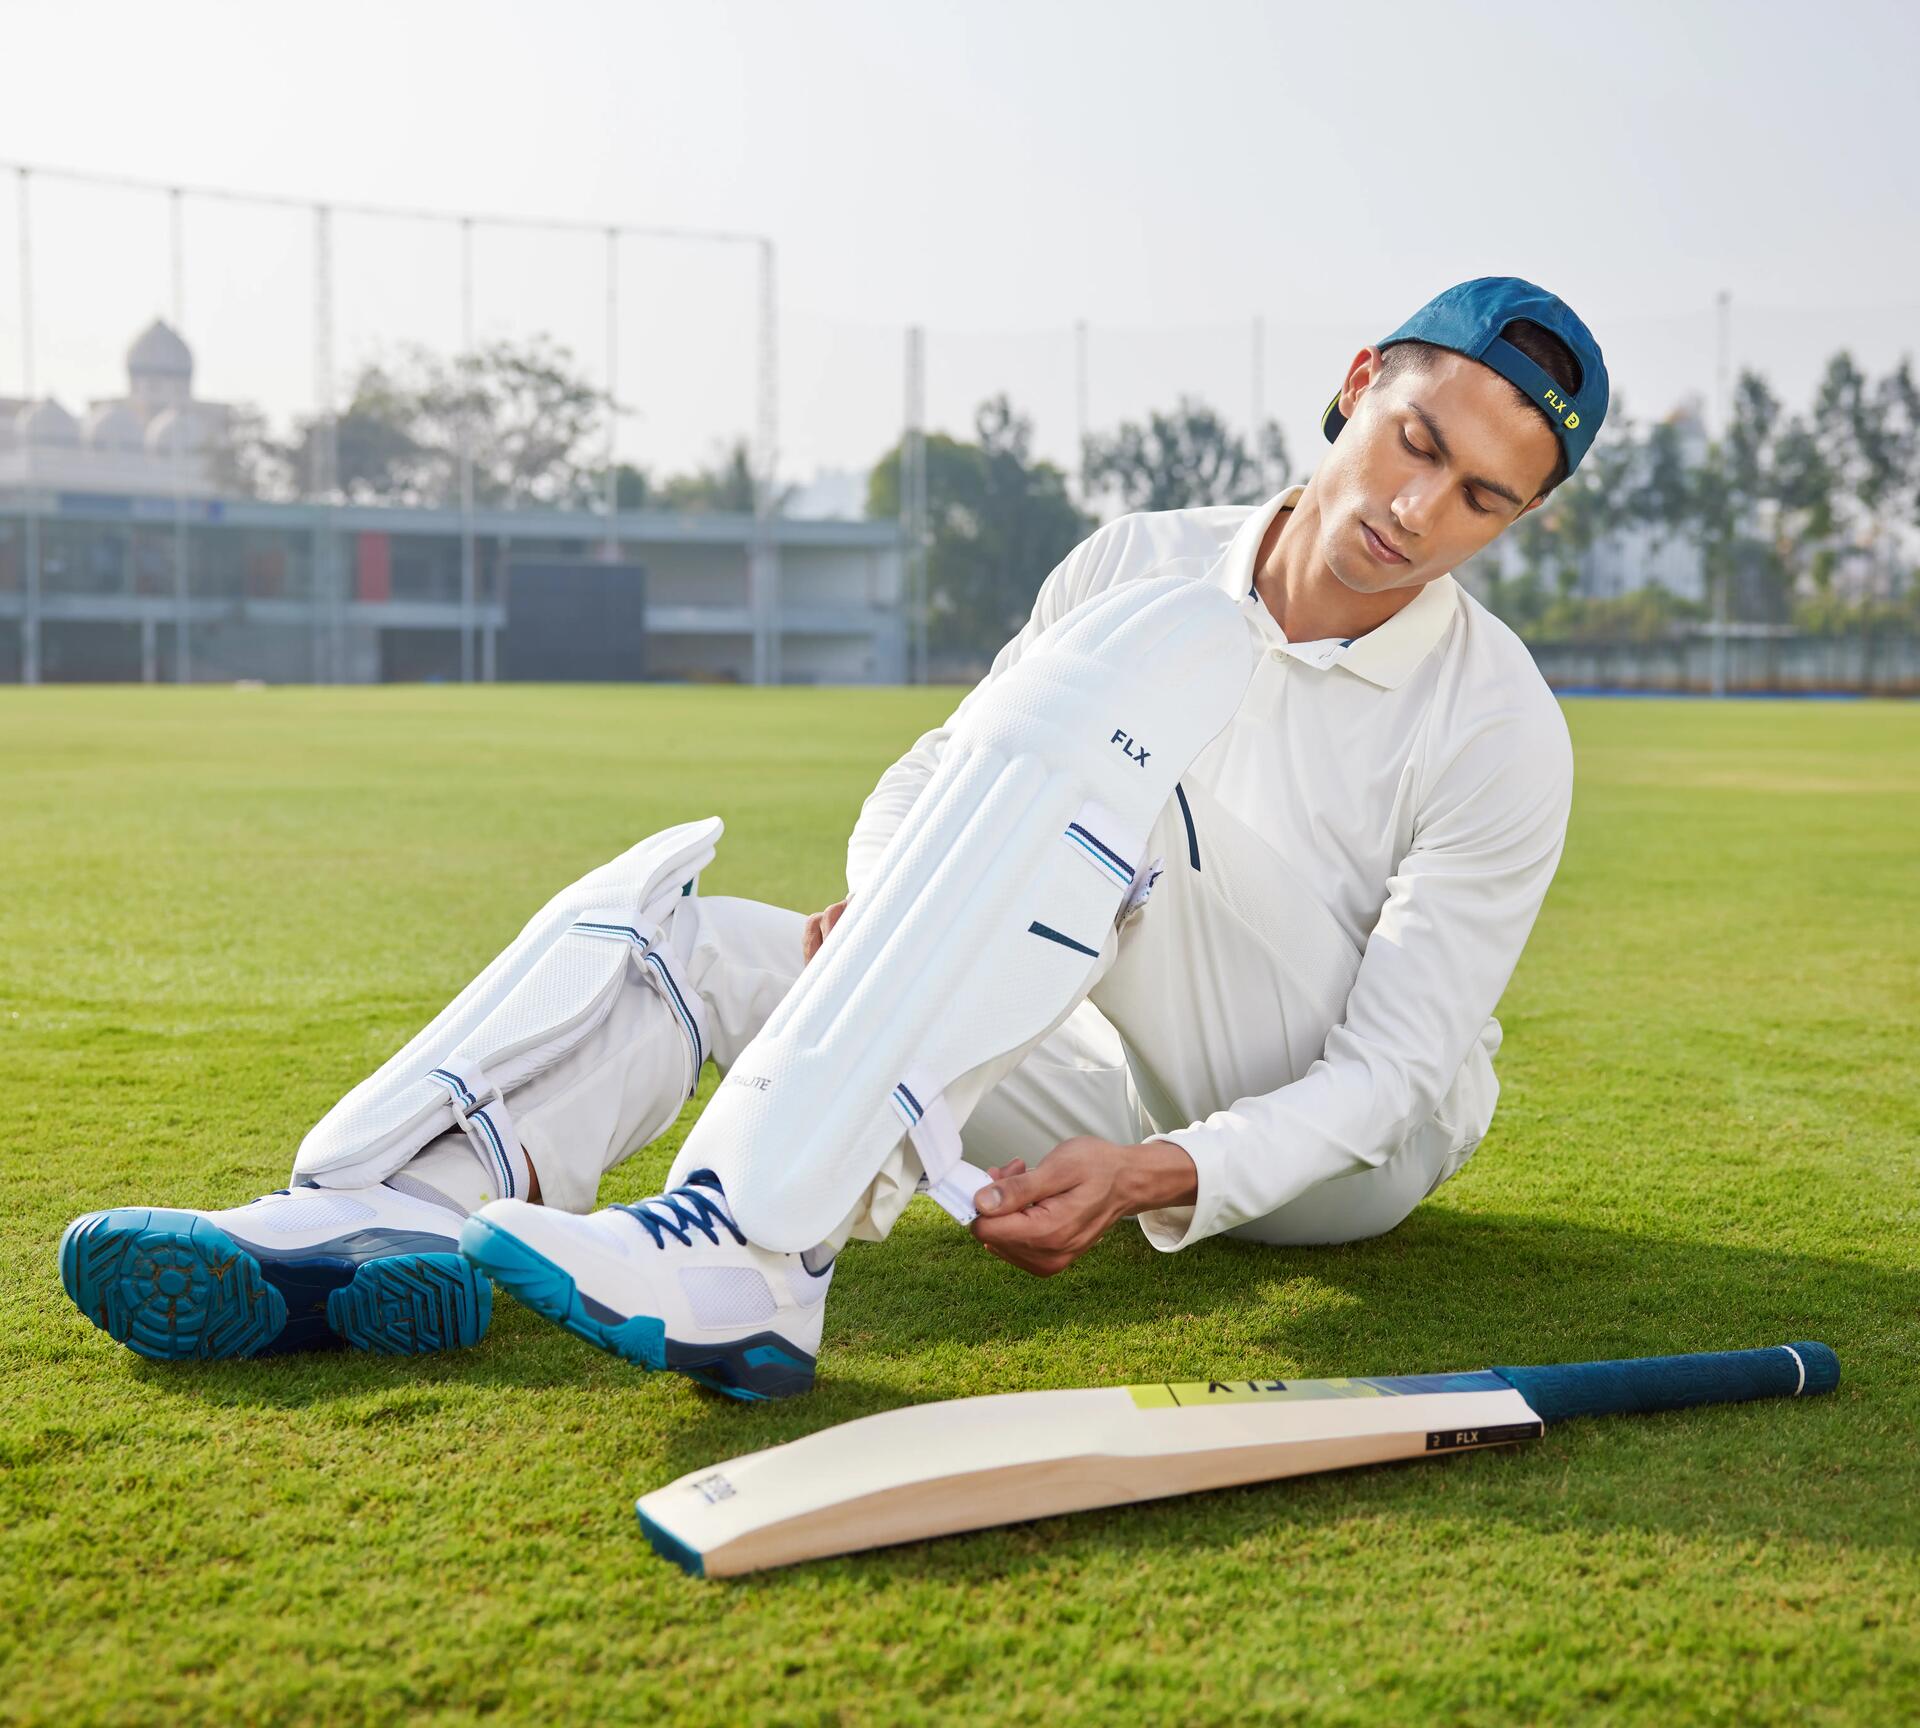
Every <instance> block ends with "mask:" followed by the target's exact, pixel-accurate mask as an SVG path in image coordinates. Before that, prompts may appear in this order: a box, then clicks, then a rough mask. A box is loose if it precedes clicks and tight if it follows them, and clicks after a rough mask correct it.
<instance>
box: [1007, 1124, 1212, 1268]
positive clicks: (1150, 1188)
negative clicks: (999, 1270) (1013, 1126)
mask: <svg viewBox="0 0 1920 1728" xmlns="http://www.w3.org/2000/svg"><path fill="white" fill-rule="evenodd" d="M987 1174H988V1175H989V1176H991V1177H992V1178H993V1183H992V1185H991V1186H990V1187H987V1188H983V1189H981V1190H980V1192H979V1193H978V1194H976V1195H975V1196H974V1198H973V1203H974V1205H975V1207H976V1208H977V1209H978V1210H979V1214H980V1216H979V1217H977V1218H976V1219H974V1221H973V1224H972V1230H973V1233H974V1235H975V1236H976V1237H978V1238H979V1240H980V1241H981V1242H982V1243H984V1244H985V1245H986V1247H987V1249H988V1251H989V1252H990V1253H993V1254H997V1255H998V1256H999V1257H1000V1258H1001V1259H1002V1260H1005V1261H1007V1262H1008V1263H1009V1264H1010V1265H1014V1266H1018V1267H1020V1268H1021V1269H1022V1270H1023V1271H1027V1272H1031V1273H1033V1274H1034V1276H1035V1277H1037V1278H1051V1277H1052V1276H1053V1275H1054V1274H1055V1273H1056V1272H1064V1271H1065V1270H1066V1269H1067V1268H1068V1267H1069V1266H1071V1265H1072V1264H1073V1263H1074V1261H1076V1260H1078V1259H1079V1258H1080V1256H1081V1255H1082V1254H1084V1253H1086V1251H1087V1250H1088V1249H1089V1248H1091V1247H1092V1246H1093V1245H1094V1243H1096V1242H1098V1241H1099V1240H1100V1238H1101V1237H1102V1236H1104V1235H1105V1234H1106V1232H1107V1230H1108V1229H1109V1228H1110V1227H1111V1226H1112V1225H1113V1224H1115V1223H1116V1222H1117V1221H1118V1220H1120V1219H1122V1218H1125V1217H1128V1216H1129V1215H1130V1214H1132V1213H1134V1212H1138V1211H1143V1210H1149V1209H1151V1208H1153V1207H1156V1206H1177V1205H1180V1204H1183V1203H1186V1202H1190V1201H1191V1200H1192V1199H1193V1185H1194V1171H1193V1161H1192V1159H1190V1158H1189V1157H1188V1156H1187V1154H1186V1153H1185V1152H1183V1151H1182V1150H1181V1149H1180V1148H1179V1147H1178V1146H1176V1145H1174V1144H1173V1143H1172V1142H1170V1141H1166V1140H1150V1141H1148V1142H1147V1143H1146V1144H1145V1145H1143V1146H1121V1145H1117V1144H1116V1143H1115V1142H1113V1141H1111V1140H1100V1139H1096V1138H1095V1137H1094V1136H1093V1135H1090V1134H1084V1135H1079V1136H1076V1137H1075V1138H1074V1139H1072V1140H1063V1141H1061V1142H1060V1144H1059V1145H1058V1146H1056V1147H1055V1148H1054V1149H1053V1151H1052V1152H1050V1153H1048V1155H1047V1156H1046V1158H1045V1159H1043V1160H1042V1161H1041V1164H1040V1166H1039V1168H1038V1169H1035V1170H1029V1169H1028V1168H1027V1166H1026V1163H1025V1161H1024V1160H1023V1159H1019V1158H1016V1159H1014V1160H1013V1161H1012V1162H1011V1163H1008V1164H1003V1165H997V1166H995V1167H994V1168H993V1169H991V1170H989V1171H988V1172H987Z"/></svg>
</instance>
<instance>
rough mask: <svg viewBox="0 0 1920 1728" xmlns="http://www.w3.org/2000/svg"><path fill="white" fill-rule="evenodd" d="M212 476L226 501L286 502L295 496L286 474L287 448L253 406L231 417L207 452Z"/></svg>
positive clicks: (235, 411)
mask: <svg viewBox="0 0 1920 1728" xmlns="http://www.w3.org/2000/svg"><path fill="white" fill-rule="evenodd" d="M207 464H208V472H209V477H210V478H211V479H212V481H213V484H214V488H215V490H216V491H218V492H219V493H220V494H221V495H222V496H223V497H227V498H273V499H283V500H284V499H286V498H290V497H292V496H293V495H294V488H293V487H292V486H291V485H290V483H289V479H288V473H287V450H286V446H285V445H283V444H280V443H278V442H277V441H276V440H275V439H274V436H273V434H272V432H271V431H270V430H269V429H268V426H267V417H266V416H265V415H264V414H262V413H261V412H260V410H259V409H258V408H255V407H254V406H253V405H252V404H251V403H242V404H240V405H238V406H236V407H235V408H234V409H233V410H232V412H231V413H229V414H228V416H227V419H226V424H225V425H224V426H223V427H222V429H221V431H220V434H219V436H218V437H217V438H216V439H215V441H214V443H213V447H212V448H211V449H210V450H209V451H208V452H207Z"/></svg>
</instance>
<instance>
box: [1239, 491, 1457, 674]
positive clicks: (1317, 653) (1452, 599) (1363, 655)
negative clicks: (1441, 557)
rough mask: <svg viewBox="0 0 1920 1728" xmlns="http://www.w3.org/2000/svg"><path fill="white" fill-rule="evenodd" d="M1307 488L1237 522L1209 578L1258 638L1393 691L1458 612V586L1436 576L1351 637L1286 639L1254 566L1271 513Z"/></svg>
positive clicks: (1289, 505)
mask: <svg viewBox="0 0 1920 1728" xmlns="http://www.w3.org/2000/svg"><path fill="white" fill-rule="evenodd" d="M1305 491H1306V487H1305V486H1304V485H1300V486H1289V487H1288V488H1287V489H1286V491H1284V492H1282V493H1280V494H1278V495H1277V496H1276V497H1273V498H1270V499H1268V500H1267V502H1266V503H1264V504H1262V505H1261V506H1260V507H1259V508H1258V509H1256V510H1255V511H1254V512H1253V514H1252V515H1250V516H1249V517H1248V518H1247V519H1246V521H1244V522H1243V523H1241V524H1240V527H1239V529H1238V530H1237V531H1236V532H1235V534H1234V536H1233V538H1232V539H1231V540H1230V541H1229V542H1228V543H1227V547H1226V550H1225V551H1224V552H1222V553H1221V554H1220V556H1219V558H1218V559H1217V560H1216V561H1215V562H1214V565H1213V567H1212V568H1211V569H1210V570H1209V571H1208V572H1207V580H1208V581H1210V582H1212V583H1214V584H1215V585H1216V586H1217V587H1219V588H1220V589H1222V590H1223V591H1224V592H1225V593H1227V594H1228V595H1229V596H1231V597H1232V598H1233V599H1234V600H1236V601H1238V602H1239V603H1240V608H1241V610H1242V611H1243V612H1245V613H1246V615H1247V617H1248V619H1249V620H1250V621H1251V622H1252V624H1253V626H1254V628H1255V630H1257V631H1258V632H1259V635H1260V638H1261V640H1262V641H1263V642H1265V643H1267V644H1268V645H1269V646H1270V647H1272V648H1275V649H1278V650H1279V651H1280V652H1282V653H1284V654H1287V655H1288V656H1290V657H1291V658H1293V659H1296V660H1303V661H1306V662H1307V663H1308V664H1310V665H1315V666H1323V667H1332V666H1340V667H1344V668H1345V669H1346V670H1347V671H1349V672H1352V673H1355V674H1357V675H1358V676H1359V677H1361V678H1364V679H1366V681H1367V682H1368V683H1369V684H1377V685H1378V686H1379V687H1380V688H1381V689H1382V690H1393V689H1397V688H1398V687H1399V686H1400V685H1402V684H1404V683H1405V682H1406V681H1407V679H1408V678H1409V677H1411V676H1412V675H1413V671H1414V668H1415V667H1417V666H1418V665H1419V664H1420V662H1421V661H1422V660H1424V659H1425V658H1426V657H1427V655H1428V654H1429V653H1430V652H1432V650H1433V649H1434V647H1435V646H1436V645H1437V644H1438V643H1439V641H1440V638H1441V637H1442V636H1444V635H1445V634H1446V632H1447V626H1448V625H1449V624H1451V623H1452V622H1453V615H1454V613H1455V612H1456V611H1458V610H1459V606H1460V586H1459V584H1458V583H1457V582H1455V581H1454V579H1453V576H1452V575H1451V573H1449V574H1448V575H1445V576H1436V577H1435V578H1434V579H1433V580H1432V581H1431V582H1429V583H1427V584H1426V585H1425V586H1424V587H1423V588H1422V589H1421V590H1420V592H1419V593H1418V594H1416V595H1414V597H1413V599H1412V600H1410V601H1409V602H1408V603H1407V604H1406V605H1405V606H1403V607H1401V608H1400V610H1399V611H1398V612H1396V613H1394V615H1393V616H1392V617H1391V618H1389V619H1388V620H1387V621H1386V622H1385V623H1384V624H1377V625H1375V626H1374V627H1373V629H1371V630H1369V631H1367V632H1366V634H1365V635H1362V636H1355V637H1353V638H1352V639H1351V640H1350V641H1345V642H1342V641H1340V640H1339V639H1337V638H1328V639H1327V640H1324V641H1320V642H1289V641H1288V640H1287V633H1286V632H1285V631H1284V630H1282V629H1281V628H1280V626H1279V624H1278V623H1277V622H1276V621H1275V620H1274V616H1273V614H1272V613H1271V612H1269V611H1268V610H1267V609H1266V607H1265V605H1263V604H1262V602H1261V600H1260V596H1259V595H1258V594H1256V593H1254V591H1253V568H1254V561H1255V559H1257V558H1258V557H1259V555H1260V542H1261V540H1262V539H1264V538H1265V536H1266V532H1267V528H1268V526H1269V525H1270V524H1271V523H1272V521H1273V519H1274V517H1276V516H1277V515H1279V513H1280V512H1281V511H1282V510H1291V509H1292V508H1293V506H1294V505H1295V504H1297V503H1298V502H1299V501H1300V497H1301V494H1302V493H1304V492H1305Z"/></svg>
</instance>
